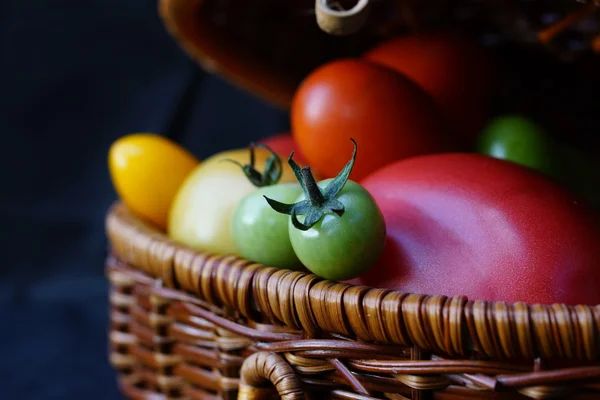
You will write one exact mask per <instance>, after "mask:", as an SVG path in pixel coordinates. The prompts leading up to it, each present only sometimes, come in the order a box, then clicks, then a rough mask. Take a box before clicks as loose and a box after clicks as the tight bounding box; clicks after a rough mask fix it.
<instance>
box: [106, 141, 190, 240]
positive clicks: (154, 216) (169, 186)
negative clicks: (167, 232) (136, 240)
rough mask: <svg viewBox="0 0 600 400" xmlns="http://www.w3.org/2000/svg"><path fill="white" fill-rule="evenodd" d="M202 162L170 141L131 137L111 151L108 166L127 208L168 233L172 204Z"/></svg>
mask: <svg viewBox="0 0 600 400" xmlns="http://www.w3.org/2000/svg"><path fill="white" fill-rule="evenodd" d="M198 163H199V160H198V159H197V158H196V157H194V156H193V155H192V154H191V153H190V152H188V151H187V150H186V149H184V148H183V147H181V146H179V145H178V144H176V143H174V142H172V141H171V140H169V139H167V138H164V137H162V136H159V135H155V134H151V133H132V134H130V135H126V136H124V137H122V138H120V139H118V140H116V141H115V142H114V143H113V144H112V146H111V147H110V150H109V154H108V165H109V170H110V176H111V178H112V182H113V185H114V188H115V190H116V192H117V194H118V196H119V197H120V199H121V200H122V201H123V202H124V203H125V204H126V205H127V207H128V208H129V209H130V210H131V211H132V212H133V213H134V214H136V215H138V216H140V217H141V218H144V219H147V220H149V221H151V222H152V223H154V224H155V225H156V226H158V227H159V228H161V229H166V227H167V218H168V215H169V210H170V208H171V202H172V201H173V198H174V197H175V194H176V193H177V190H178V189H179V186H181V184H182V183H183V181H184V179H185V177H186V176H187V175H188V174H189V173H190V172H191V171H192V170H193V169H194V168H195V167H196V166H197V165H198Z"/></svg>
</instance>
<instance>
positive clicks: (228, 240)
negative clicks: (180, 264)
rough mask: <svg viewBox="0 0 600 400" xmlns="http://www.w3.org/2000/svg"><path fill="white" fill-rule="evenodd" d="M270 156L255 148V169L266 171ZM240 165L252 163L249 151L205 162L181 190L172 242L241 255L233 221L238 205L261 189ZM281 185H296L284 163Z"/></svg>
mask: <svg viewBox="0 0 600 400" xmlns="http://www.w3.org/2000/svg"><path fill="white" fill-rule="evenodd" d="M269 156H270V153H269V152H268V151H267V150H265V149H263V148H256V149H255V157H256V159H255V168H256V169H257V170H258V171H260V172H262V171H263V170H264V167H265V163H266V161H267V159H268V158H269ZM225 159H229V160H234V161H237V162H239V163H240V164H248V163H249V162H250V152H249V150H248V149H236V150H230V151H225V152H222V153H218V154H215V155H213V156H212V157H210V158H208V159H206V160H204V161H203V162H202V164H200V165H199V166H198V167H196V169H195V170H194V171H193V172H192V173H191V174H190V175H189V176H188V177H187V178H186V180H185V182H184V183H183V185H181V188H180V189H179V192H178V193H177V195H176V197H175V200H174V201H173V206H172V208H171V213H170V215H169V227H168V230H167V232H168V234H169V236H170V237H171V238H172V239H175V240H177V241H179V242H181V243H184V244H187V245H189V246H191V247H194V248H196V249H199V250H203V251H207V252H211V253H217V254H238V253H237V248H236V246H235V242H234V240H233V236H232V233H231V220H232V216H233V213H234V211H235V208H236V206H237V204H238V203H239V202H240V200H241V199H242V198H243V197H244V196H246V195H247V194H248V193H251V192H252V191H254V190H256V189H257V188H256V187H255V186H254V185H252V184H251V183H250V181H249V180H248V178H247V177H246V176H245V175H244V173H243V172H242V169H241V168H240V167H239V166H238V165H235V164H234V163H232V162H228V161H224V160H225ZM282 167H283V173H282V175H281V179H280V180H279V182H280V183H283V182H296V178H295V176H294V173H293V171H292V169H291V168H290V166H289V165H288V164H287V162H286V161H285V160H282Z"/></svg>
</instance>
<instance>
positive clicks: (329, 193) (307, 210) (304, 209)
mask: <svg viewBox="0 0 600 400" xmlns="http://www.w3.org/2000/svg"><path fill="white" fill-rule="evenodd" d="M350 140H351V141H352V143H353V144H354V151H353V152H352V158H351V159H350V161H348V163H347V164H346V166H344V168H343V169H342V170H341V171H340V173H339V174H338V175H337V176H336V177H335V178H334V179H333V180H332V181H331V182H329V184H328V185H327V186H326V187H325V188H324V189H323V190H321V188H320V187H319V185H318V184H317V182H316V181H315V178H314V177H313V175H312V172H311V170H310V167H302V168H300V167H299V166H298V164H296V162H295V161H294V160H293V157H294V152H292V153H291V154H290V157H289V159H288V163H289V164H290V167H292V170H293V171H294V174H295V175H296V178H297V179H298V182H300V186H302V190H304V195H305V197H306V200H302V201H299V202H298V203H294V204H286V203H281V202H279V201H277V200H273V199H270V198H268V197H267V196H264V198H265V199H266V200H267V202H268V203H269V205H270V206H271V208H273V210H275V211H277V212H279V213H281V214H287V215H290V216H291V217H292V224H293V225H294V227H296V228H297V229H300V230H302V231H306V230H309V229H310V228H312V227H313V226H314V225H315V224H316V223H317V222H319V221H320V220H321V218H323V216H324V215H325V214H327V213H330V214H337V215H338V216H340V217H341V216H342V215H343V214H344V205H343V204H342V203H341V202H340V201H339V200H338V199H337V198H336V197H337V195H338V194H339V193H340V191H341V190H342V189H343V188H344V185H345V184H346V182H347V181H348V178H349V177H350V172H352V167H354V161H355V159H356V150H357V146H356V141H354V139H350ZM298 215H304V216H305V217H304V222H300V221H299V220H298Z"/></svg>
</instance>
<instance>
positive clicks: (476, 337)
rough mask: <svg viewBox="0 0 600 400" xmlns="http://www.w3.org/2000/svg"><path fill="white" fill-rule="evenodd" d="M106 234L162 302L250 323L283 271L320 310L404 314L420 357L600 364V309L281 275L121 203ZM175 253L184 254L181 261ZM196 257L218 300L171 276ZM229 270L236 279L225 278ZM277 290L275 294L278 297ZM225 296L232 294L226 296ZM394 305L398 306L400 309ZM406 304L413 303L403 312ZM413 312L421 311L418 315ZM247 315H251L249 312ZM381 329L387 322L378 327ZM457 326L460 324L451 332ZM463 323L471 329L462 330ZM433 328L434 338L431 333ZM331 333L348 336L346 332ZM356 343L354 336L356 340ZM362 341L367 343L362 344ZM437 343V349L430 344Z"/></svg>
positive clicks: (113, 254)
mask: <svg viewBox="0 0 600 400" xmlns="http://www.w3.org/2000/svg"><path fill="white" fill-rule="evenodd" d="M106 233H107V236H108V238H109V252H110V255H109V257H108V258H109V260H111V259H112V260H113V261H112V263H114V260H115V259H116V260H118V261H117V262H118V263H122V264H123V265H126V268H129V270H130V271H135V272H133V275H136V276H138V279H139V280H140V282H145V284H149V282H150V280H152V279H154V280H155V282H154V284H155V285H156V284H160V285H162V286H163V287H165V288H166V291H165V295H166V296H170V294H171V296H172V298H173V300H179V301H186V300H191V301H192V302H194V303H195V304H196V305H199V306H200V307H205V308H211V305H213V304H214V305H216V307H217V308H218V307H220V306H221V305H224V306H226V307H229V308H233V309H234V310H235V311H238V312H241V313H242V314H243V315H244V316H246V317H249V315H247V314H252V312H256V311H258V312H260V313H264V312H265V310H262V309H261V308H260V306H259V302H261V301H262V304H265V302H269V301H271V302H277V301H278V299H277V298H276V297H277V293H275V294H274V296H275V299H262V300H261V301H259V300H260V299H258V300H257V298H256V296H255V295H256V293H257V292H256V290H257V285H258V282H257V281H256V280H255V279H254V276H255V275H254V274H259V273H263V274H264V275H266V276H267V278H265V279H268V277H269V276H275V275H277V271H279V275H278V276H281V275H286V274H288V275H292V274H293V275H294V277H295V279H296V280H297V281H298V280H300V278H302V279H306V280H308V281H309V282H310V285H309V286H308V289H307V290H312V289H313V288H315V285H317V286H319V296H320V298H318V299H316V300H315V299H313V298H312V297H311V300H310V301H313V300H315V301H317V303H318V301H319V300H322V299H325V298H327V297H328V296H332V297H336V298H340V297H341V296H343V295H344V294H345V292H346V291H348V289H349V288H352V290H356V291H357V292H358V291H361V290H362V291H363V292H361V293H362V295H361V296H360V298H361V299H362V300H364V299H365V298H366V297H370V298H371V299H373V298H377V299H378V301H379V303H378V305H379V306H381V307H385V308H389V307H391V306H392V305H393V307H399V308H400V311H399V312H400V313H401V314H404V318H403V320H402V321H400V322H399V324H400V325H402V329H403V330H404V332H408V336H409V338H410V339H411V341H412V342H413V343H412V345H413V346H416V347H418V348H419V349H420V350H423V351H437V352H440V351H441V352H442V354H446V355H448V354H449V355H452V353H454V354H455V355H465V354H466V353H467V352H473V351H475V352H477V353H478V354H480V355H483V356H484V357H488V358H490V359H513V358H514V359H533V358H542V359H571V360H580V361H592V360H597V359H598V358H599V357H600V346H598V343H599V342H600V305H565V304H527V303H523V302H514V303H511V302H500V301H482V300H469V299H467V298H466V297H465V296H456V297H449V296H435V295H417V294H410V293H402V292H399V291H396V290H390V289H379V288H369V287H366V286H356V285H352V284H346V283H337V282H331V281H328V280H326V279H323V278H320V277H318V276H316V275H312V274H309V273H303V272H296V271H287V270H281V269H278V268H273V267H269V266H265V265H260V264H256V263H252V262H249V261H247V260H244V259H242V258H240V257H237V256H232V255H214V254H208V253H204V252H201V251H199V250H195V249H192V248H190V247H188V246H186V245H183V244H181V243H178V242H175V241H174V240H172V239H170V238H168V237H167V236H166V234H165V233H163V232H161V231H160V230H159V229H158V228H156V227H154V226H152V225H151V224H150V223H148V222H145V221H143V220H141V219H139V218H138V217H136V216H135V215H134V214H133V213H131V212H130V211H129V210H128V208H127V206H126V205H124V204H123V203H122V202H121V201H116V202H115V203H114V204H113V205H112V206H111V207H110V209H109V211H108V213H107V215H106ZM178 254H179V255H181V256H180V257H179V261H178ZM194 257H196V258H199V259H202V260H203V263H204V264H205V265H207V268H210V271H211V272H210V273H209V274H208V275H207V274H205V273H204V272H203V275H202V276H196V277H195V278H198V279H206V282H207V283H206V284H208V285H211V286H212V285H214V286H215V287H216V286H217V285H219V284H220V285H226V286H225V289H220V286H219V288H216V289H215V288H214V287H213V288H210V289H209V290H210V293H213V292H215V293H213V295H210V296H207V293H208V292H207V291H206V290H203V288H202V287H200V286H202V285H205V284H204V283H202V284H197V285H196V282H194V286H193V287H192V286H191V284H190V283H189V282H188V283H186V282H177V279H176V276H177V275H178V274H179V273H177V272H174V270H175V269H177V268H179V267H180V265H179V264H182V263H184V261H185V260H184V259H187V260H188V261H189V259H190V258H194ZM178 262H179V264H178ZM188 264H189V262H188ZM182 268H183V267H182ZM228 268H230V269H231V270H234V272H231V273H229V272H227V273H221V272H222V271H225V270H226V269H228ZM109 269H110V267H109ZM242 272H243V273H248V274H250V275H249V276H251V281H250V282H247V283H246V284H247V285H248V287H249V288H250V290H249V293H250V294H249V296H250V297H249V298H248V299H244V301H249V302H250V304H249V305H245V306H244V307H238V305H239V304H240V303H236V301H238V300H240V299H237V298H236V299H235V300H233V299H234V298H235V297H236V293H235V292H236V290H238V289H239V286H240V285H241V284H238V282H237V281H236V278H239V277H240V273H242ZM216 275H222V276H216ZM263 286H264V284H263ZM204 289H206V287H205V288H204ZM279 289H280V288H279V287H278V288H277V290H279ZM226 291H227V292H229V293H225V292H226ZM169 293H170V294H169ZM271 294H272V293H267V294H266V295H267V297H268V296H271ZM280 296H281V294H280ZM307 296H312V294H308V292H307ZM384 298H385V300H384ZM388 299H389V301H388ZM409 299H410V302H409ZM295 300H297V299H295ZM365 302H366V300H364V301H363V304H362V305H358V306H359V307H360V308H361V309H362V307H363V306H364V307H368V305H365V304H364V303H365ZM384 303H385V304H384ZM396 303H398V304H397V305H396ZM403 303H406V304H408V305H407V308H406V309H405V308H404V304H403ZM415 306H416V307H417V309H414V308H415ZM317 307H318V305H317ZM241 308H244V309H241ZM249 309H252V311H248V310H249ZM456 310H460V314H462V315H452V314H453V313H454V314H456ZM413 312H414V313H416V314H415V315H416V317H415V318H416V320H414V321H413V320H412V319H411V320H408V319H407V318H408V317H407V315H408V314H410V313H413ZM448 314H450V315H448ZM410 315H412V314H410ZM363 318H364V317H363ZM313 319H314V317H313ZM455 320H456V321H455ZM314 322H316V325H317V328H318V329H321V330H323V331H327V328H328V327H327V326H321V325H323V324H322V321H314ZM384 322H385V321H384ZM387 322H389V321H387ZM279 323H281V324H283V325H286V324H285V323H284V322H283V321H279ZM379 323H382V322H381V321H379ZM368 324H369V323H368V322H367V325H368ZM453 324H455V325H454V328H453V327H452V326H453ZM456 324H458V326H456ZM465 324H467V325H469V326H468V327H464V325H465ZM523 327H525V331H526V332H525V334H524V335H523V334H521V333H519V332H516V331H515V330H521V329H523ZM429 329H431V330H432V332H428V330H429ZM453 329H454V330H456V329H459V330H461V329H462V332H460V333H457V334H456V335H455V337H457V335H458V337H460V336H464V335H466V337H465V343H464V344H462V345H457V344H455V345H454V346H453V345H452V344H449V345H448V348H450V349H451V350H450V351H447V350H448V348H445V349H441V347H444V346H443V345H440V343H441V342H443V341H447V340H454V339H451V338H450V339H448V338H446V339H443V338H437V339H436V338H431V337H429V338H425V337H426V336H438V335H445V336H448V335H450V336H452V335H453V333H452V332H448V331H451V330H453ZM438 331H443V332H438ZM502 331H505V333H502ZM506 332H508V333H506ZM333 333H335V334H337V335H341V336H343V335H344V334H343V332H333ZM354 333H356V332H354ZM309 336H310V335H309ZM353 336H354V337H357V335H356V334H355V335H353ZM358 336H359V335H358ZM421 336H422V337H421ZM419 338H420V339H423V340H419ZM415 339H416V340H415ZM358 340H361V338H358ZM362 341H363V342H364V341H365V340H364V339H362ZM367 342H368V340H367ZM374 342H375V343H384V344H395V345H398V344H404V345H406V344H407V343H403V342H402V341H400V342H398V341H397V340H394V339H392V340H389V341H386V340H383V341H381V340H377V339H376V340H374ZM436 342H437V344H438V345H437V346H436V345H435V344H433V345H432V343H436ZM486 342H487V343H486ZM490 343H491V344H490ZM510 347H512V348H510ZM463 348H464V351H462V353H463V354H460V353H461V351H459V349H463ZM452 349H453V350H452Z"/></svg>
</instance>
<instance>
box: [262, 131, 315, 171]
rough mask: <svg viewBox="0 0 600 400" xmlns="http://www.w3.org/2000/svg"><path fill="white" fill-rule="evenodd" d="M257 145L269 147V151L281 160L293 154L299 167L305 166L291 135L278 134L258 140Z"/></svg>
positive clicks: (304, 161)
mask: <svg viewBox="0 0 600 400" xmlns="http://www.w3.org/2000/svg"><path fill="white" fill-rule="evenodd" d="M257 143H259V144H264V145H267V146H269V148H270V149H271V150H273V151H274V152H275V153H277V154H279V155H280V156H281V157H282V158H285V159H286V160H287V158H288V157H289V156H290V154H291V153H292V152H294V159H295V160H296V162H297V163H298V164H300V165H306V160H305V159H304V156H303V155H302V153H301V152H300V149H299V148H298V145H297V144H296V142H295V141H294V137H293V136H292V134H291V133H278V134H276V135H272V136H269V137H266V138H264V139H261V140H259V141H258V142H257Z"/></svg>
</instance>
